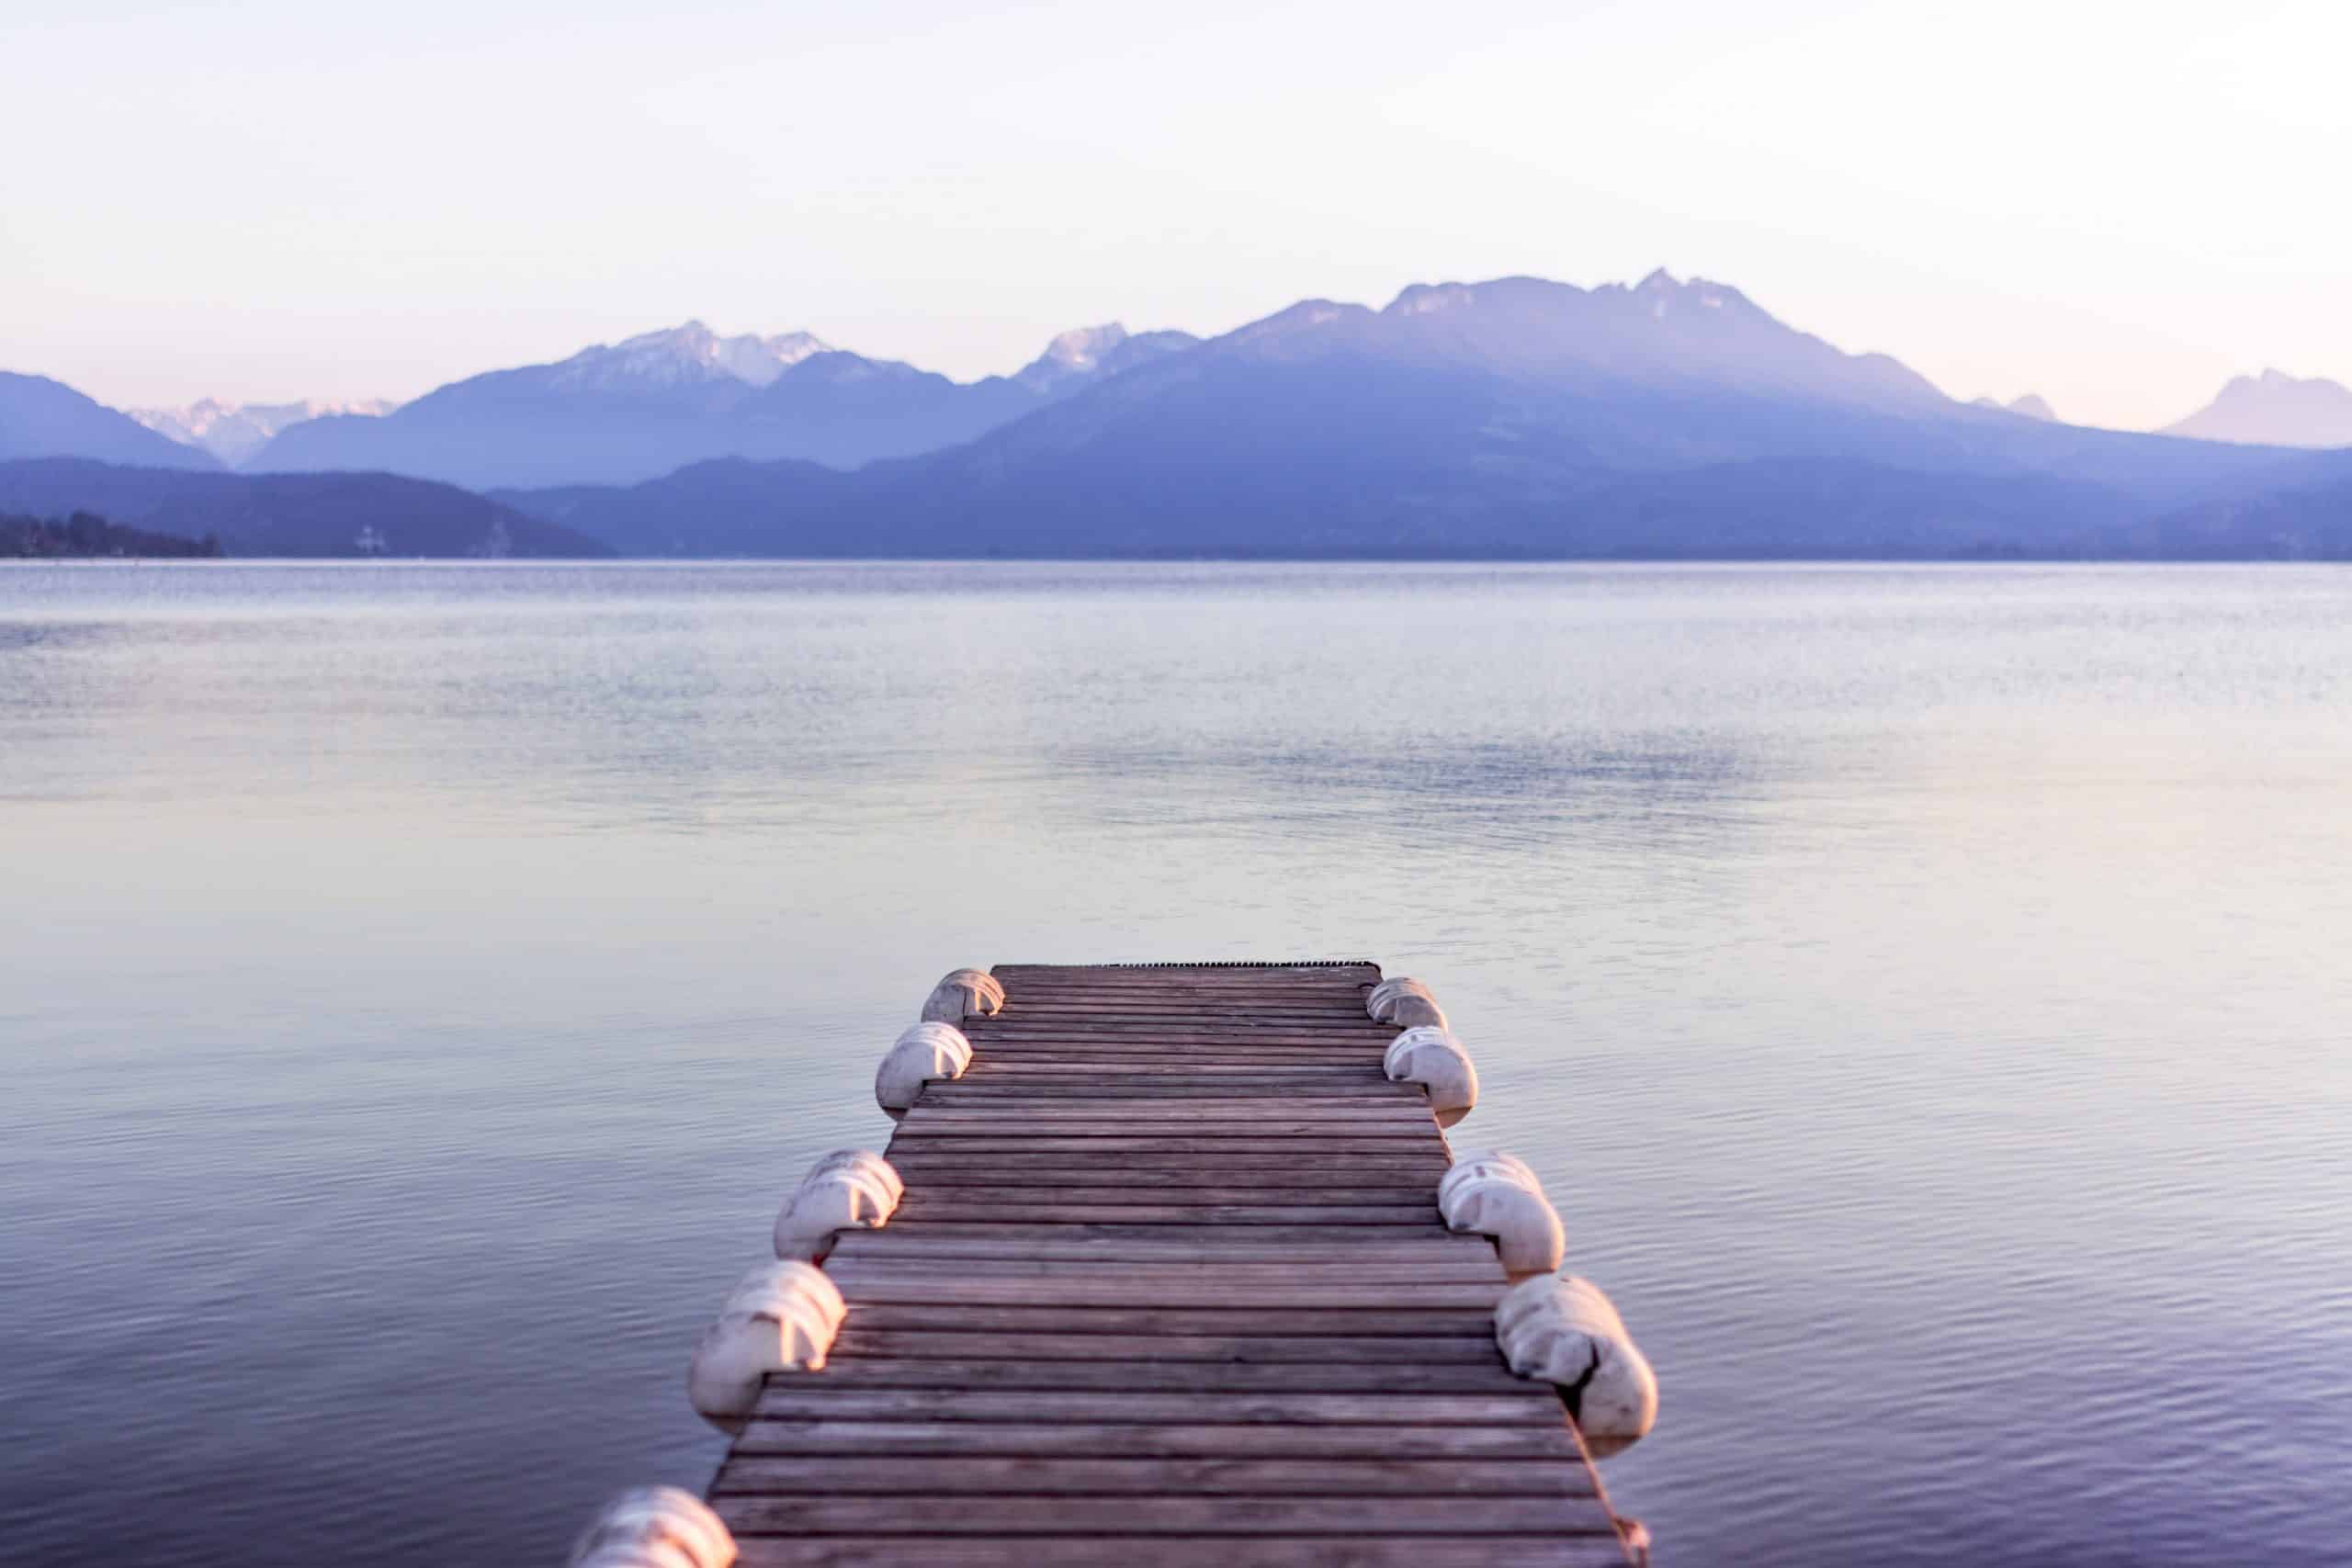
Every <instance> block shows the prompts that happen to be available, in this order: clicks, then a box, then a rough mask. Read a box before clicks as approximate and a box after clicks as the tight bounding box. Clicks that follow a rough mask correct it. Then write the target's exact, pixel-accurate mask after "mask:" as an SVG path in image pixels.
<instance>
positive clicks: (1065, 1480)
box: [710, 1454, 1594, 1497]
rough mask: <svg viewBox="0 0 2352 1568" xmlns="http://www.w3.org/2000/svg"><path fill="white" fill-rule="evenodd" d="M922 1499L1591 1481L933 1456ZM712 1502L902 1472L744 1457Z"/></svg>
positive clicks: (1557, 1472) (1554, 1489)
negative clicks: (734, 1496) (729, 1497)
mask: <svg viewBox="0 0 2352 1568" xmlns="http://www.w3.org/2000/svg"><path fill="white" fill-rule="evenodd" d="M922 1486H923V1490H924V1492H925V1493H926V1494H929V1495H941V1496H968V1495H989V1494H1012V1495H1024V1494H1025V1495H1039V1494H1046V1495H1146V1496H1148V1495H1152V1494H1155V1493H1166V1494H1175V1493H1181V1494H1188V1495H1200V1496H1227V1495H1244V1496H1261V1497H1265V1496H1277V1497H1278V1496H1286V1495H1296V1496H1309V1497H1348V1496H1383V1495H1386V1496H1408V1497H1411V1496H1448V1495H1452V1496H1464V1495H1467V1496H1497V1497H1504V1496H1522V1497H1523V1496H1537V1497H1590V1496H1592V1495H1594V1490H1593V1487H1592V1485H1591V1478H1590V1477H1589V1475H1587V1474H1585V1473H1584V1472H1582V1471H1581V1470H1578V1469H1576V1468H1572V1467H1569V1466H1566V1465H1539V1464H1518V1463H1514V1462H1512V1461H1509V1460H1478V1459H1466V1460H1465V1459H1453V1460H1429V1459H1184V1458H1178V1457H1170V1456H1163V1457H1160V1458H1154V1459H1052V1458H1024V1457H1020V1456H1004V1455H972V1454H956V1455H946V1456H935V1457H933V1458H932V1459H930V1460H928V1461H926V1462H925V1463H924V1465H923V1467H922ZM710 1490H711V1493H712V1495H714V1496H726V1495H746V1496H820V1497H821V1496H855V1495H883V1496H896V1495H905V1493H906V1491H907V1468H906V1466H905V1465H904V1464H901V1463H898V1462H895V1461H893V1460H891V1459H890V1458H888V1457H887V1456H885V1457H872V1456H867V1457H858V1458H847V1459H840V1458H831V1457H823V1456H816V1455H797V1456H793V1457H789V1458H786V1457H775V1458H759V1457H747V1458H741V1459H733V1460H729V1461H728V1462H727V1463H726V1464H725V1465H724V1466H722V1467H721V1468H720V1470H719V1472H718V1479H717V1480H716V1481H714V1482H712V1483H711V1487H710Z"/></svg>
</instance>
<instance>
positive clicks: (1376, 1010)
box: [1363, 975, 1445, 1029]
mask: <svg viewBox="0 0 2352 1568" xmlns="http://www.w3.org/2000/svg"><path fill="white" fill-rule="evenodd" d="M1363 1010H1364V1011H1365V1012H1367V1013H1370V1014H1371V1015H1372V1020H1373V1021H1374V1022H1375V1023H1393V1024H1395V1025H1397V1028H1399V1029H1413V1028H1418V1027H1420V1026H1422V1025H1429V1026H1431V1027H1434V1028H1438V1029H1443V1028H1444V1027H1445V1010H1444V1009H1443V1008H1441V1007H1439V1006H1438V1005H1437V998H1436V997H1434V996H1432V995H1431V994H1430V988H1429V987H1427V986H1424V985H1422V984H1421V983H1420V982H1419V980H1414V979H1408V978H1407V977H1406V976H1402V975H1399V976H1397V978H1395V979H1393V980H1383V981H1382V982H1380V984H1378V985H1377V986H1374V987H1373V988H1372V995H1370V996H1368V997H1366V998H1364V1001H1363Z"/></svg>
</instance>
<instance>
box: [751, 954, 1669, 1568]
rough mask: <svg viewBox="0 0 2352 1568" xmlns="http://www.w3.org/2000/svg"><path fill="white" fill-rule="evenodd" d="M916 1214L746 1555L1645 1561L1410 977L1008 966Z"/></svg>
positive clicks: (900, 1219) (882, 1261)
mask: <svg viewBox="0 0 2352 1568" xmlns="http://www.w3.org/2000/svg"><path fill="white" fill-rule="evenodd" d="M993 973H994V974H995V975H996V976H997V978H998V980H999V981H1000V982H1001V984H1002V985H1003V987H1004V990H1005V997H1006V1000H1005V1007H1004V1010H1003V1011H1002V1012H1001V1014H999V1015H997V1016H995V1017H993V1018H986V1019H978V1018H976V1019H971V1020H968V1021H966V1022H965V1023H964V1024H963V1025H961V1027H962V1028H963V1030H964V1032H965V1033H966V1034H967V1037H968V1038H969V1039H970V1041H971V1043H972V1051H973V1059H972V1064H971V1066H970V1068H969V1070H968V1071H967V1072H966V1074H965V1075H964V1077H962V1078H960V1079H958V1080H956V1081H954V1082H941V1083H933V1084H931V1085H929V1086H928V1087H926V1089H924V1091H923V1093H922V1098H921V1100H919V1101H918V1102H917V1103H916V1104H915V1106H914V1108H913V1109H912V1110H911V1111H909V1112H908V1114H907V1116H906V1118H905V1119H904V1120H903V1121H902V1122H900V1123H899V1127H898V1130H897V1133H896V1134H895V1135H894V1136H893V1137H892V1138H891V1140H890V1144H889V1147H888V1150H887V1153H888V1157H889V1159H890V1161H891V1162H892V1164H894V1165H895V1166H897V1168H899V1172H900V1174H901V1175H902V1176H903V1177H904V1179H905V1181H906V1189H907V1190H906V1195H905V1198H904V1200H903V1201H902V1202H901V1204H900V1206H899V1211H898V1213H896V1215H895V1216H893V1217H892V1219H891V1220H890V1223H889V1224H888V1225H887V1226H885V1227H884V1228H882V1229H880V1230H873V1231H852V1232H845V1233H843V1234H842V1236H841V1237H840V1239H839V1241H838V1243H837V1245H836V1246H835V1248H834V1250H833V1253H832V1255H831V1258H828V1259H827V1260H826V1262H825V1265H824V1267H825V1269H826V1272H827V1273H828V1274H830V1275H831V1278H832V1279H833V1280H834V1282H835V1283H836V1284H837V1285H839V1287H840V1288H841V1292H842V1296H843V1297H844V1298H846V1300H847V1301H848V1303H849V1307H850V1311H849V1316H848V1319H847V1321H846V1323H845V1324H844V1325H843V1326H842V1331H841V1334H840V1337H839V1338H838V1339H837V1340H836V1341H835V1343H834V1345H833V1348H832V1353H831V1359H830V1361H829V1363H828V1365H827V1366H826V1368H825V1369H824V1371H820V1372H816V1373H797V1374H793V1373H787V1374H782V1375H777V1376H772V1377H771V1378H769V1380H768V1382H767V1384H766V1387H765V1388H764V1390H763V1393H762V1394H761V1397H760V1401H759V1404H758V1406H757V1408H756V1410H755V1412H754V1415H753V1417H752V1420H751V1421H750V1422H749V1424H748V1425H747V1426H746V1427H744V1429H743V1431H742V1434H741V1437H740V1438H737V1440H736V1441H735V1443H734V1445H733V1447H732V1448H731V1450H729V1453H728V1456H727V1459H726V1461H725V1463H724V1464H723V1466H722V1467H721V1468H720V1470H719V1472H718V1477H717V1479H716V1480H715V1481H714V1482H713V1483H712V1485H711V1489H710V1501H711V1505H712V1506H713V1507H715V1508H716V1509H717V1510H718V1513H719V1515H720V1517H723V1518H724V1519H725V1520H726V1522H727V1524H728V1526H729V1529H732V1530H733V1531H734V1533H735V1536H736V1539H737V1540H738V1542H739V1543H740V1546H741V1554H742V1555H741V1562H742V1564H743V1565H744V1568H784V1565H787V1564H788V1565H794V1568H799V1565H804V1564H829V1565H831V1564H838V1565H852V1564H854V1565H859V1568H867V1565H871V1568H884V1565H888V1568H903V1565H912V1564H940V1565H950V1568H954V1565H970V1568H978V1565H982V1564H1022V1565H1024V1568H1063V1565H1077V1564H1090V1565H1091V1564H1160V1563H1165V1564H1186V1565H1189V1564H1215V1565H1216V1568H1259V1565H1265V1568H1275V1565H1282V1568H1295V1565H1303V1564H1330V1565H1343V1564H1344V1565H1351V1568H1374V1565H1389V1564H1395V1565H1400V1568H1401V1565H1404V1564H1414V1565H1417V1568H1450V1565H1456V1564H1458V1565H1461V1568H1470V1565H1472V1564H1476V1565H1478V1568H1518V1565H1521V1564H1525V1565H1534V1564H1545V1565H1554V1564H1577V1565H1584V1564H1595V1563H1613V1564H1623V1563H1624V1562H1626V1561H1627V1560H1628V1558H1627V1553H1626V1551H1625V1549H1624V1547H1623V1544H1622V1543H1621V1540H1620V1538H1619V1535H1618V1531H1617V1527H1616V1521H1615V1520H1614V1518H1613V1517H1612V1516H1611V1512H1610V1509H1609V1506H1608V1504H1607V1500H1606V1497H1605V1495H1604V1494H1603V1493H1602V1492H1601V1490H1600V1484H1599V1482H1598V1481H1597V1479H1596V1478H1595V1476H1594V1473H1593V1471H1592V1468H1591V1465H1590V1463H1589V1461H1588V1460H1587V1458H1586V1455H1585V1451H1584V1449H1583V1446H1582V1444H1581V1442H1580V1441H1579V1440H1578V1438H1577V1434H1576V1431H1575V1429H1574V1427H1573V1426H1572V1425H1571V1424H1570V1422H1569V1421H1568V1419H1567V1416H1566V1411H1565V1409H1564V1408H1563V1406H1562V1404H1561V1402H1560V1398H1559V1395H1558V1393H1556V1391H1555V1390H1554V1389H1553V1388H1552V1387H1551V1386H1550V1385H1548V1384H1545V1383H1541V1382H1525V1381H1523V1380H1521V1379H1519V1378H1516V1377H1513V1376H1512V1375H1511V1374H1510V1372H1509V1371H1507V1370H1506V1369H1505V1367H1504V1366H1503V1363H1502V1359H1501V1357H1500V1355H1499V1353H1498V1351H1497V1349H1496V1348H1495V1340H1494V1331H1493V1314H1494V1306H1495V1303H1496V1300H1497V1299H1498V1297H1499V1296H1500V1295H1501V1294H1502V1292H1503V1290H1504V1289H1505V1279H1504V1275H1503V1270H1502V1267H1501V1265H1500V1263H1499V1262H1498V1259H1497V1258H1496V1254H1495V1250H1494V1247H1493V1246H1492V1244H1491V1243H1489V1242H1488V1241H1487V1239H1486V1238H1484V1237H1480V1236H1463V1235H1454V1234H1453V1233H1452V1232H1450V1231H1448V1230H1447V1229H1446V1228H1445V1226H1444V1225H1443V1224H1442V1223H1441V1222H1440V1220H1439V1217H1438V1213H1437V1207H1436V1200H1435V1190H1436V1186H1437V1180H1438V1178H1439V1177H1440V1176H1441V1175H1442V1174H1443V1172H1444V1170H1445V1168H1446V1166H1447V1164H1448V1163H1449V1159H1450V1156H1449V1153H1448V1150H1447V1147H1446V1142H1445V1137H1444V1134H1442V1133H1441V1132H1440V1131H1439V1129H1438V1126H1437V1123H1436V1122H1435V1120H1434V1119H1433V1118H1432V1117H1431V1115H1430V1109H1429V1104H1428V1100H1427V1096H1426V1094H1425V1093H1424V1091H1423V1090H1422V1089H1420V1088H1419V1086H1417V1085H1408V1084H1396V1083H1391V1082H1389V1081H1388V1079H1387V1078H1386V1077H1385V1076H1384V1075H1383V1073H1382V1070H1381V1057H1382V1054H1383V1052H1384V1051H1385V1049H1386V1047H1387V1045H1388V1043H1389V1042H1390V1040H1392V1039H1393V1038H1395V1036H1396V1033H1397V1031H1396V1028H1395V1027H1394V1026H1393V1025H1385V1024H1379V1023H1374V1021H1372V1020H1371V1019H1369V1018H1367V1017H1366V1016H1365V1013H1364V1006H1363V1003H1364V997H1365V994H1366V992H1367V991H1369V990H1370V988H1371V987H1373V986H1374V984H1375V983H1376V982H1377V981H1378V980H1379V978H1380V971H1379V969H1378V968H1377V967H1376V966H1374V965H1372V964H1250V965H1227V964H1200V965H1161V966H1136V967H1125V966H1121V967H1065V966H1058V965H1039V964H1007V965H1001V966H999V967H998V968H997V969H996V970H994V971H993Z"/></svg>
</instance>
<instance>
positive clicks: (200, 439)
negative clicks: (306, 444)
mask: <svg viewBox="0 0 2352 1568" xmlns="http://www.w3.org/2000/svg"><path fill="white" fill-rule="evenodd" d="M398 407H400V404H398V403H397V402H394V401H393V400H391V399H390V398H362V399H359V400H356V401H352V402H333V401H328V400H324V399H321V398H305V399H303V400H301V401H300V402H293V403H230V402H223V401H221V400H220V399H218V398H202V399H199V400H197V401H195V402H192V403H187V404H184V405H183V406H181V407H179V408H175V409H127V410H125V411H124V412H127V413H129V414H130V417H131V418H133V419H135V420H137V421H138V422H139V423H141V424H143V425H145V426H146V427H147V428H148V429H150V430H152V431H153V432H154V433H155V434H158V435H167V436H169V437H171V438H172V439H173V440H174V441H176V442H178V443H179V444H180V445H182V446H195V447H198V448H200V449H202V450H204V451H207V452H209V453H211V454H212V455H213V456H214V457H218V458H220V460H221V461H222V462H224V463H226V464H228V465H229V466H230V467H232V468H234V467H235V466H236V465H237V464H239V463H242V462H243V461H244V460H245V459H246V458H248V457H252V456H253V455H254V453H256V452H258V451H260V450H261V449H262V447H264V446H266V445H268V443H269V439H270V437H272V436H274V435H276V434H277V433H278V432H279V431H281V430H283V429H285V428H286V427H287V426H288V425H289V424H300V423H301V422H302V421H304V420H306V419H320V418H323V417H324V416H326V415H328V414H350V415H353V416H356V417H359V418H367V419H380V418H381V417H383V416H384V415H385V414H388V413H390V412H392V411H393V410H394V409H396V408H398Z"/></svg>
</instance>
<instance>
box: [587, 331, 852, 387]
mask: <svg viewBox="0 0 2352 1568" xmlns="http://www.w3.org/2000/svg"><path fill="white" fill-rule="evenodd" d="M825 352H827V345H826V344H824V343H823V342H821V341H820V340H819V339H818V338H816V337H815V336H813V335H811V334H810V333H779V334H777V335H776V336H775V337H761V336H760V335H758V334H757V333H741V335H739V336H735V337H721V336H720V335H719V334H718V333H715V332H713V331H712V330H711V329H710V327H709V326H708V325H707V323H705V322H704V321H700V320H698V319H696V320H689V321H683V322H681V323H679V324H678V325H677V326H674V327H662V328H659V329H657V330H655V331H653V332H650V333H638V334H637V335H636V336H635V337H627V338H623V339H622V340H621V341H620V342H618V343H616V344H595V345H594V346H593V347H589V348H583V349H582V350H581V351H580V352H579V353H577V354H575V355H572V356H571V358H569V359H565V360H562V361H560V362H559V363H557V364H556V365H555V366H553V367H550V368H551V370H552V372H553V374H552V377H551V380H552V382H553V384H554V385H556V386H559V387H562V388H565V389H571V390H579V391H612V390H620V389H628V388H648V387H675V386H681V385H689V384H692V383H694V382H697V381H741V382H743V383H745V384H746V385H748V386H752V387H765V386H768V385H770V384H772V383H773V382H774V381H775V378H777V377H779V376H781V375H783V374H784V373H785V372H786V370H788V369H790V368H791V367H793V366H795V365H797V364H799V363H800V362H801V361H802V360H804V359H806V358H808V357H809V355H814V354H822V353H825Z"/></svg>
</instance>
